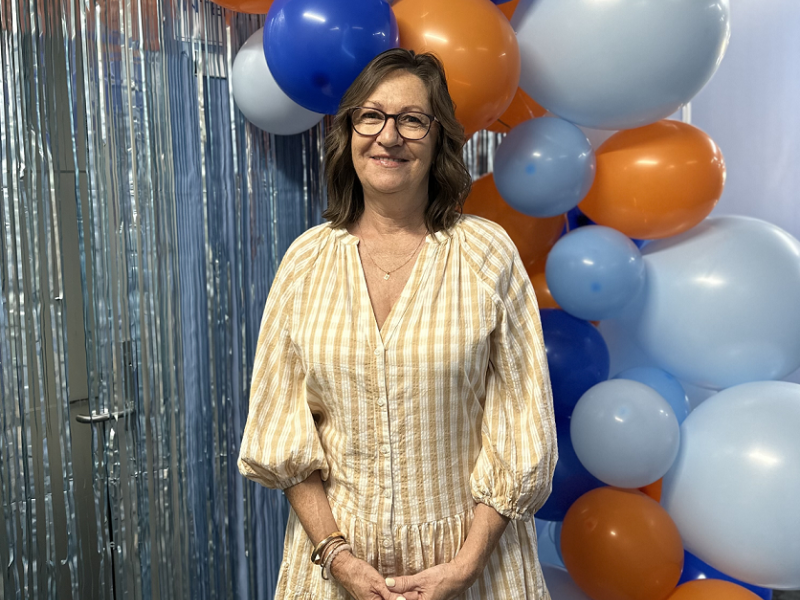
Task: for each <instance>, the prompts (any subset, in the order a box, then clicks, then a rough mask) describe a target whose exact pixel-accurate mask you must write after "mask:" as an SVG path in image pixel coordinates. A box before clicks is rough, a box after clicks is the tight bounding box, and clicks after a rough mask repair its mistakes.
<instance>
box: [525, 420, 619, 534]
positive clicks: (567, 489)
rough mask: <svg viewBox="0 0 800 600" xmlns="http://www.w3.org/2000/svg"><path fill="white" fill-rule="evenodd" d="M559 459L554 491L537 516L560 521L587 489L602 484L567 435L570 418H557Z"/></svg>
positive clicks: (537, 512) (555, 473) (554, 474)
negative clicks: (582, 459)
mask: <svg viewBox="0 0 800 600" xmlns="http://www.w3.org/2000/svg"><path fill="white" fill-rule="evenodd" d="M556 429H557V430H558V431H557V437H558V462H557V463H556V469H555V471H554V473H553V491H552V492H551V493H550V497H549V498H548V499H547V502H545V503H544V505H543V506H542V507H541V508H540V509H539V510H538V511H536V518H538V519H544V520H545V521H563V520H564V517H565V516H566V515H567V511H568V510H569V508H570V506H572V505H573V504H574V503H575V501H576V500H577V499H578V498H580V497H581V496H583V495H584V494H585V493H586V492H588V491H590V490H593V489H595V488H598V487H601V486H603V485H605V484H604V483H603V482H602V481H600V480H599V479H597V478H596V477H595V476H594V475H592V474H591V473H589V471H587V470H586V467H584V466H583V465H582V464H581V461H580V460H579V459H578V455H577V454H575V450H574V448H573V447H572V441H571V439H570V436H569V419H566V420H564V421H561V420H559V421H557V422H556Z"/></svg>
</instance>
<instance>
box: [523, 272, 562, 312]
mask: <svg viewBox="0 0 800 600" xmlns="http://www.w3.org/2000/svg"><path fill="white" fill-rule="evenodd" d="M530 278H531V283H532V284H533V291H534V293H535V294H536V300H538V302H539V309H540V310H541V309H542V308H561V307H560V306H559V305H558V302H556V301H555V299H554V298H553V294H551V293H550V288H549V287H548V285H547V279H546V278H545V276H544V271H539V272H538V273H535V274H534V275H530Z"/></svg>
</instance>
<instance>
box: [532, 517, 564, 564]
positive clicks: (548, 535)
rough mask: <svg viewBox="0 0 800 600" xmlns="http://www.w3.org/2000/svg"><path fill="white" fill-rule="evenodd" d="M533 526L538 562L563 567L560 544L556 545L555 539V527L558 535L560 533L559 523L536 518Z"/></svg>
mask: <svg viewBox="0 0 800 600" xmlns="http://www.w3.org/2000/svg"><path fill="white" fill-rule="evenodd" d="M535 524H536V541H537V543H538V549H537V551H538V553H539V554H538V556H539V562H542V563H548V564H551V565H558V566H559V567H563V566H564V560H563V559H562V558H561V551H560V550H559V546H560V544H557V542H556V537H555V536H556V533H555V528H556V527H557V526H558V531H559V534H560V532H561V527H560V525H561V521H545V520H543V519H538V518H537V519H535Z"/></svg>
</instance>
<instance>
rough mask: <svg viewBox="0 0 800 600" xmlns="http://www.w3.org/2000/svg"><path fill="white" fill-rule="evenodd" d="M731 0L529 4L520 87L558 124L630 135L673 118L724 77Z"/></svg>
mask: <svg viewBox="0 0 800 600" xmlns="http://www.w3.org/2000/svg"><path fill="white" fill-rule="evenodd" d="M729 13H730V7H729V2H728V0H669V1H668V2H667V1H665V0H611V1H609V0H521V1H520V4H519V6H518V7H517V10H516V11H515V13H514V17H513V19H512V21H511V24H512V26H513V27H514V29H515V31H516V32H517V41H518V42H519V50H520V57H521V60H522V72H521V75H520V83H519V85H520V87H521V88H522V89H523V90H524V91H525V92H527V93H528V94H529V95H530V96H531V97H532V98H533V99H534V100H536V101H537V102H538V103H539V104H541V105H542V106H543V107H545V108H546V109H547V110H549V111H551V112H553V113H555V114H556V115H558V116H559V117H561V118H563V119H566V120H567V121H572V122H573V123H575V124H577V125H583V126H586V127H593V128H598V129H627V128H631V127H640V126H642V125H646V124H648V123H653V122H655V121H657V120H659V119H663V118H665V117H667V116H669V115H671V114H672V113H674V112H675V111H676V110H677V109H678V108H679V107H680V106H681V105H683V104H685V103H686V102H688V101H689V100H691V98H692V97H693V96H694V95H695V94H697V92H699V91H700V89H701V88H702V87H703V86H704V85H705V84H706V83H707V82H708V80H709V79H710V78H711V76H712V75H713V74H714V72H715V71H716V69H717V67H718V66H719V63H720V61H721V60H722V57H723V55H724V54H725V50H726V48H727V45H728V39H729V37H730V24H729Z"/></svg>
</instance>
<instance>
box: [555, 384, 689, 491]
mask: <svg viewBox="0 0 800 600" xmlns="http://www.w3.org/2000/svg"><path fill="white" fill-rule="evenodd" d="M570 437H571V439H572V446H573V448H575V454H577V455H578V458H579V459H580V461H581V463H582V464H583V466H584V467H586V470H587V471H589V472H590V473H591V474H592V475H594V476H595V477H597V478H598V479H599V480H600V481H603V482H604V483H607V484H609V485H613V486H616V487H621V488H640V487H643V486H645V485H649V484H651V483H653V482H654V481H656V480H658V479H660V478H661V477H663V476H664V473H666V472H667V471H668V470H669V468H670V467H671V466H672V463H673V461H674V460H675V456H676V455H677V454H678V446H679V444H680V427H679V425H678V420H677V419H676V418H675V413H674V412H673V411H672V408H671V407H670V405H669V404H667V401H666V400H664V398H662V397H661V394H659V393H658V392H656V391H655V390H654V389H653V388H651V387H650V386H647V385H645V384H643V383H639V382H638V381H631V380H628V379H611V380H609V381H603V382H602V383H598V384H597V385H596V386H594V387H593V388H591V389H590V390H589V391H588V392H586V393H585V394H584V395H583V396H582V397H581V399H580V400H579V401H578V404H577V405H576V406H575V410H574V411H573V412H572V418H571V423H570Z"/></svg>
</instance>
